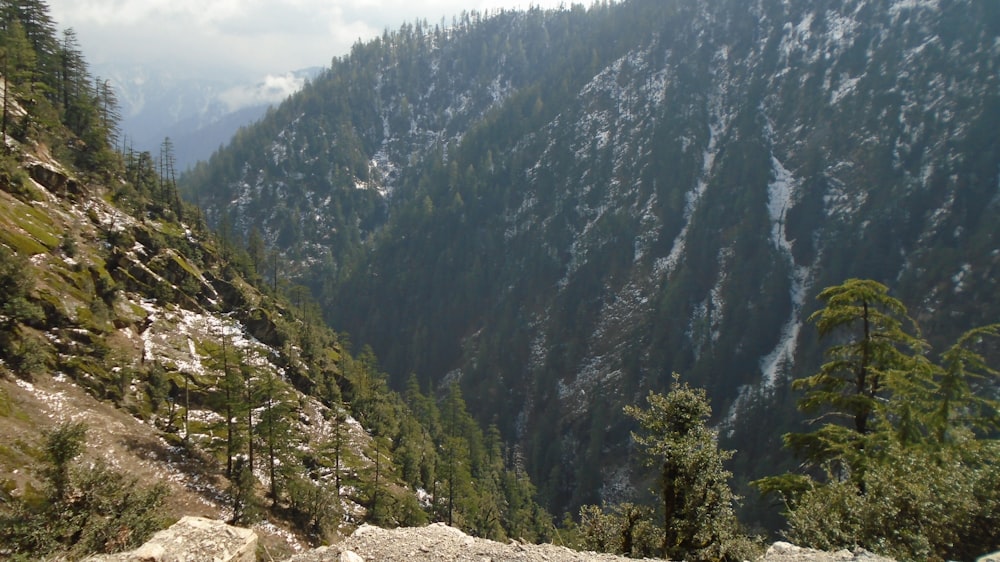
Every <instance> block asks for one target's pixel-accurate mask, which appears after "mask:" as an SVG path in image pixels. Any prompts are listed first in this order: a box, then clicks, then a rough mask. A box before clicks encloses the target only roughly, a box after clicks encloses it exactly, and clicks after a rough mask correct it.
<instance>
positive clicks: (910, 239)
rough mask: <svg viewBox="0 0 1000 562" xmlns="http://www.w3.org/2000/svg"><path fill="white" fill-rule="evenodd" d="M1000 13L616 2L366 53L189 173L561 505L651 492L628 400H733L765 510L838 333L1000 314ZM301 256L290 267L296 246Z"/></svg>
mask: <svg viewBox="0 0 1000 562" xmlns="http://www.w3.org/2000/svg"><path fill="white" fill-rule="evenodd" d="M998 29H1000V10H997V9H996V8H995V7H994V6H993V5H992V4H983V3H977V2H970V1H961V0H956V1H950V2H944V3H913V2H906V1H888V0H887V1H861V0H837V1H833V2H827V1H811V2H800V3H795V4H789V3H787V2H780V1H777V0H774V1H771V0H765V1H762V2H757V3H751V4H747V3H746V2H738V1H736V0H732V1H730V0H724V1H718V2H715V1H699V2H670V1H668V2H664V1H651V0H632V1H627V2H615V3H611V2H595V3H593V4H591V5H590V6H588V7H584V6H581V5H574V6H570V7H568V8H566V9H563V10H551V11H546V10H540V9H533V10H527V11H506V10H497V11H493V12H487V13H477V12H468V13H464V14H460V15H458V16H456V17H455V18H453V19H452V20H451V21H443V22H440V23H428V22H425V21H417V22H413V23H410V24H406V25H403V26H402V27H400V28H399V29H397V30H387V31H386V32H385V33H384V34H383V35H382V36H381V37H379V38H377V39H374V40H372V41H367V42H359V43H358V44H357V45H355V47H354V48H353V49H352V51H351V52H350V53H349V54H347V55H344V56H342V57H337V58H335V59H334V60H333V61H332V63H331V67H330V68H329V69H328V70H327V71H325V72H324V73H323V74H322V75H320V76H318V77H317V78H316V79H315V80H313V81H312V83H311V84H309V85H308V86H307V87H305V88H304V89H303V90H302V91H301V92H300V93H298V94H296V95H294V96H292V97H291V98H290V99H288V100H287V101H286V102H284V103H283V104H281V105H280V106H278V107H276V108H275V109H274V110H273V111H271V112H270V113H269V114H268V115H267V116H266V117H265V118H263V119H262V120H261V122H260V123H258V124H256V125H254V126H251V127H247V128H246V129H244V130H243V131H241V132H240V134H238V135H237V136H236V138H234V139H233V142H232V143H231V144H230V145H229V146H227V147H225V148H223V149H221V150H220V151H218V152H217V153H216V154H215V155H214V156H213V158H212V159H211V160H210V161H209V162H207V163H204V164H203V165H201V166H199V167H198V168H196V169H195V170H194V171H193V172H192V173H191V174H190V175H188V176H186V177H185V178H183V179H182V184H183V190H184V191H185V193H187V194H188V195H189V197H191V198H192V200H197V201H198V203H199V205H200V206H201V207H202V208H203V209H204V210H205V213H206V216H207V217H208V219H209V221H210V222H211V223H212V224H218V225H223V226H225V228H227V229H229V228H231V229H232V230H233V232H234V236H239V235H243V236H246V235H247V233H256V235H257V236H259V238H260V240H261V241H262V242H263V245H264V246H265V247H267V248H271V249H276V250H278V251H279V252H281V254H282V256H283V258H282V260H283V261H281V264H280V268H281V270H282V271H286V272H289V274H290V275H292V276H293V277H294V278H295V279H296V282H298V283H301V284H302V285H303V286H304V287H307V288H308V289H309V291H310V292H311V294H312V295H313V297H314V298H315V299H316V301H317V302H318V303H319V304H320V306H321V308H322V310H323V314H324V317H325V318H326V319H327V320H328V322H330V323H331V324H332V325H335V326H337V327H338V329H343V330H347V331H349V332H350V333H351V334H352V337H353V338H354V339H355V340H356V341H357V342H359V343H362V344H368V345H371V346H372V348H373V349H374V351H375V352H376V354H378V356H379V357H380V359H381V361H382V364H383V366H384V367H385V369H386V371H387V373H388V374H389V384H390V386H391V387H392V388H395V389H397V390H401V389H402V388H403V385H404V384H405V383H406V381H407V380H408V379H409V378H410V377H411V375H416V377H417V379H418V380H419V381H420V383H421V386H422V387H423V388H429V387H432V386H436V385H441V384H450V383H451V382H454V381H457V382H458V384H459V385H460V387H461V389H462V391H463V394H464V396H465V397H466V399H467V400H468V402H469V406H470V408H469V409H470V411H471V412H472V413H473V415H474V416H475V418H476V419H477V420H478V421H479V422H480V423H481V424H483V425H484V426H487V425H489V424H496V425H497V427H498V428H499V430H500V432H501V435H503V436H504V438H505V439H507V440H509V441H510V442H512V443H517V444H518V445H519V446H520V448H521V450H522V451H523V455H524V459H525V466H526V469H527V471H528V473H529V474H530V475H531V477H532V479H533V480H534V481H535V482H536V484H537V485H538V488H539V492H540V495H541V498H542V500H543V503H544V504H545V505H547V506H548V507H549V509H551V510H552V511H553V512H554V513H557V514H559V513H562V512H565V511H568V512H571V513H575V512H576V511H577V509H578V508H579V507H580V506H582V505H586V504H595V503H600V502H601V501H608V502H618V501H628V500H631V499H635V498H634V497H631V496H633V495H634V494H635V493H637V492H636V491H637V490H642V489H644V487H645V479H646V476H645V475H646V472H645V470H644V469H643V466H642V460H641V455H639V452H638V450H637V448H636V447H635V446H634V445H633V443H632V441H631V440H630V434H631V431H633V430H634V429H635V427H636V422H635V420H632V419H630V418H628V417H627V416H625V415H624V414H623V411H624V410H623V408H624V407H625V406H627V405H634V404H637V403H641V401H642V400H643V398H644V396H645V395H646V394H647V393H648V392H649V391H650V390H653V391H656V392H665V391H667V390H668V388H669V387H670V385H671V375H672V373H674V372H677V373H681V374H683V375H684V377H685V380H686V381H688V382H690V384H692V385H693V386H695V387H699V388H704V389H705V390H706V392H707V396H708V398H709V401H710V404H711V406H712V410H713V412H714V414H713V419H712V421H711V423H712V424H713V425H717V426H720V428H721V429H722V431H721V433H720V434H721V437H722V439H723V441H724V442H725V444H726V446H727V447H730V448H736V449H739V450H740V451H742V452H743V453H744V454H743V455H738V456H737V457H735V458H734V459H733V460H732V463H733V472H734V475H735V479H736V481H737V488H738V489H739V492H740V493H741V494H742V495H745V496H747V497H748V501H747V502H746V504H745V506H744V508H743V509H744V510H745V513H744V516H745V517H747V518H750V519H753V520H758V521H762V522H763V524H764V526H765V527H768V528H772V529H777V528H780V526H781V525H782V522H781V520H780V519H779V518H776V517H774V516H773V512H774V509H773V506H770V505H769V504H768V503H767V501H766V500H761V499H760V498H759V497H758V496H757V495H756V492H755V491H754V489H753V488H752V487H751V486H750V485H749V483H750V482H751V481H753V480H755V479H758V478H760V477H763V476H766V474H765V473H764V472H763V470H765V469H769V468H770V467H773V466H783V467H787V468H791V467H793V466H795V464H796V460H795V459H794V458H793V457H792V456H791V455H789V454H788V452H787V450H785V449H784V448H782V446H781V440H780V435H782V434H783V433H786V432H790V431H791V432H797V431H802V430H803V427H802V424H803V420H802V418H801V417H800V416H799V415H798V413H797V412H796V404H797V401H798V392H799V391H797V390H796V389H793V388H792V385H791V381H792V380H794V379H796V378H798V377H800V376H802V375H803V374H804V373H811V372H814V371H815V370H817V369H818V368H819V367H820V366H821V365H822V364H823V349H824V346H823V344H822V342H821V340H820V338H819V337H818V333H817V332H816V331H815V330H810V329H809V328H808V322H807V319H808V318H809V316H810V315H811V314H813V313H814V312H815V311H816V310H818V309H819V308H820V306H821V302H820V301H819V300H818V299H817V298H816V297H817V296H818V295H819V294H820V292H821V291H822V290H823V289H824V288H825V287H829V286H834V285H837V284H840V283H842V282H843V280H845V279H849V278H866V279H873V280H875V281H877V282H880V283H883V284H884V285H886V286H890V287H892V289H893V292H894V293H893V294H894V296H896V297H897V298H900V299H901V300H903V301H905V302H907V303H909V305H910V306H911V307H913V310H914V312H913V316H914V317H915V318H918V319H919V320H920V322H921V324H922V325H923V326H925V327H926V329H927V334H928V338H929V341H930V343H931V344H932V345H933V346H934V348H935V349H945V348H946V347H947V346H948V345H950V344H951V342H954V341H955V340H956V339H957V338H959V337H960V335H961V334H962V333H963V332H964V331H965V330H966V329H968V328H970V327H973V326H979V325H988V324H990V323H992V322H995V321H996V318H997V314H998V310H997V308H996V299H995V298H993V295H994V294H995V292H996V288H997V281H996V280H997V279H1000V269H998V268H1000V254H997V252H996V248H997V247H1000V226H998V225H1000V218H998V212H1000V199H998V198H997V195H996V193H997V177H998V176H997V170H996V162H997V161H998V160H1000V152H998V151H1000V138H998V136H997V131H998V130H1000V128H998V127H997V119H998V118H1000V114H998V113H997V111H996V108H997V107H1000V104H998V103H997V96H996V92H997V91H998V87H1000V84H998V76H1000V72H998V68H997V64H998V63H997V61H998V60H1000V58H998V56H1000V51H998V44H997V43H996V41H995V38H996V37H997V34H998ZM275 263H277V262H275Z"/></svg>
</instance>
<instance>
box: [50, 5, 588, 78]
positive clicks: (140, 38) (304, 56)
mask: <svg viewBox="0 0 1000 562" xmlns="http://www.w3.org/2000/svg"><path fill="white" fill-rule="evenodd" d="M564 3H565V4H567V5H568V4H569V3H568V2H565V0H531V1H523V0H425V1H421V2H414V1H413V0H50V1H49V6H50V9H51V12H52V15H53V18H54V19H55V20H56V23H57V25H58V26H59V27H60V28H66V27H73V28H74V29H75V30H76V31H77V35H78V37H79V39H80V43H81V47H82V49H83V51H84V53H85V54H86V55H87V58H88V60H91V61H92V63H95V64H97V65H100V66H104V67H125V66H128V65H135V64H150V65H170V66H171V67H173V68H174V71H175V72H186V73H188V74H189V75H190V76H191V77H195V76H198V75H211V74H213V73H215V74H218V73H221V72H226V73H231V74H237V73H239V74H244V75H248V76H263V75H266V74H268V73H270V74H273V75H280V74H281V73H284V72H286V71H289V70H295V69H299V68H307V67H312V66H328V65H329V63H330V60H331V59H332V58H333V57H334V56H339V55H343V54H344V53H346V52H348V51H349V49H350V47H351V45H353V44H354V43H355V42H356V41H358V40H359V39H360V40H367V39H370V38H372V37H375V36H377V35H378V34H380V33H381V32H382V30H383V29H385V28H386V27H388V28H390V29H395V28H397V27H399V25H400V24H402V23H404V22H407V21H413V20H415V19H417V18H420V19H426V20H427V21H428V22H430V23H432V24H433V23H437V22H439V21H441V19H442V18H444V19H445V21H447V22H450V21H451V18H452V16H454V15H457V14H459V13H461V12H462V11H463V10H473V9H474V10H480V11H483V10H487V9H490V10H492V9H496V8H500V7H505V8H527V7H529V6H532V5H538V6H542V7H557V6H559V5H560V4H564Z"/></svg>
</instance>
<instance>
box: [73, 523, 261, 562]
mask: <svg viewBox="0 0 1000 562" xmlns="http://www.w3.org/2000/svg"><path fill="white" fill-rule="evenodd" d="M256 555H257V534H256V533H254V532H253V531H251V530H250V529H243V528H240V527H233V526H230V525H226V524H225V523H223V522H222V521H215V520H212V519H205V518H202V517H184V518H182V519H181V520H180V521H178V522H177V523H175V524H174V525H172V526H171V527H170V528H169V529H165V530H163V531H160V532H158V533H156V534H155V535H153V538H151V539H149V541H148V542H146V544H144V545H142V546H141V547H139V548H138V549H136V550H133V551H132V552H125V553H121V554H112V555H109V556H98V557H94V558H88V559H86V560H87V561H88V562H188V561H191V560H211V561H212V562H255V560H256Z"/></svg>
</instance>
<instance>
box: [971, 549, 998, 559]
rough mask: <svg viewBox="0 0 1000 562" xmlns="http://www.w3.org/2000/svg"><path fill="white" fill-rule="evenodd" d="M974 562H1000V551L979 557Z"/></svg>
mask: <svg viewBox="0 0 1000 562" xmlns="http://www.w3.org/2000/svg"><path fill="white" fill-rule="evenodd" d="M976 562H1000V550H998V551H996V552H994V553H993V554H987V555H986V556H980V557H979V558H977V559H976Z"/></svg>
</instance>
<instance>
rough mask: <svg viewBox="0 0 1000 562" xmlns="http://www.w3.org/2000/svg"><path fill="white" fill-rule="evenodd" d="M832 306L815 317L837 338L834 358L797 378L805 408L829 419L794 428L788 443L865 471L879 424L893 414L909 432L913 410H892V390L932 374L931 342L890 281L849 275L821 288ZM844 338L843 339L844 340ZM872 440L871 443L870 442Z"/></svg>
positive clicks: (814, 458)
mask: <svg viewBox="0 0 1000 562" xmlns="http://www.w3.org/2000/svg"><path fill="white" fill-rule="evenodd" d="M819 299H820V300H822V301H824V302H825V303H826V306H825V307H824V308H822V309H820V310H819V311H817V312H815V313H814V314H813V315H812V316H810V317H809V319H810V321H812V322H814V323H815V324H816V327H817V329H818V330H819V333H820V336H821V337H832V336H836V337H839V338H840V339H838V340H837V341H838V343H836V344H834V345H833V346H831V347H830V348H829V349H828V350H827V357H828V358H829V360H828V361H827V362H826V363H824V364H823V366H822V367H821V368H820V371H819V372H818V373H816V374H815V375H812V376H808V377H804V378H801V379H798V380H796V381H794V382H793V383H792V387H793V388H794V389H796V390H804V391H805V395H804V397H803V398H802V400H801V401H800V402H799V408H800V409H801V410H803V411H804V412H807V413H820V414H822V415H823V417H822V418H821V419H824V420H827V419H842V420H845V421H846V422H847V423H846V424H841V423H835V422H828V423H825V424H824V425H823V426H822V427H820V428H819V429H817V430H816V431H813V432H811V433H804V434H789V435H787V436H786V437H785V440H786V443H788V445H789V446H790V447H791V448H792V449H793V450H794V451H796V452H798V453H800V454H801V455H802V456H804V457H805V458H806V459H808V460H809V461H811V462H812V463H814V464H815V465H820V464H822V463H824V462H829V461H831V460H832V459H841V460H846V461H847V462H848V463H849V464H850V465H851V466H850V467H849V468H850V469H851V470H852V472H853V474H854V475H855V476H856V477H861V476H862V473H863V466H864V464H865V462H866V458H867V457H869V456H871V455H872V454H873V451H871V450H867V451H866V448H868V449H870V448H871V447H872V446H873V443H871V439H869V437H870V434H871V433H872V432H873V431H874V429H875V428H874V427H873V424H875V423H877V422H887V421H888V420H889V416H890V415H891V414H893V413H894V414H896V417H897V418H898V419H901V420H903V422H904V423H903V424H902V425H901V426H899V431H900V433H901V434H904V435H905V434H910V433H911V427H912V425H911V424H912V412H911V411H908V408H909V405H908V404H906V403H903V404H901V405H902V406H904V408H903V409H902V410H901V411H897V412H890V411H889V410H888V409H887V408H886V407H885V405H886V404H887V401H886V398H887V397H888V396H890V395H891V393H892V391H893V389H897V390H901V389H905V388H908V387H911V388H912V387H914V386H924V385H926V384H928V381H929V379H930V377H931V374H932V369H931V367H930V363H929V362H928V361H927V360H926V358H925V357H924V355H923V354H924V352H925V351H926V349H927V347H928V346H927V344H926V342H924V340H922V339H921V338H920V337H919V336H917V335H912V334H911V333H910V332H909V331H908V330H912V331H914V332H916V331H917V326H916V323H915V322H914V321H913V320H912V319H911V318H910V317H909V315H908V313H907V310H906V307H905V306H904V305H903V304H902V303H901V302H900V301H899V300H897V299H895V298H893V297H891V296H889V290H888V288H887V287H885V286H884V285H882V284H880V283H877V282H875V281H871V280H863V279H849V280H847V281H845V282H844V283H843V284H841V285H836V286H834V287H829V288H827V289H825V290H823V291H822V292H821V293H820V294H819ZM840 342H842V343H840ZM866 442H867V444H866Z"/></svg>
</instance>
